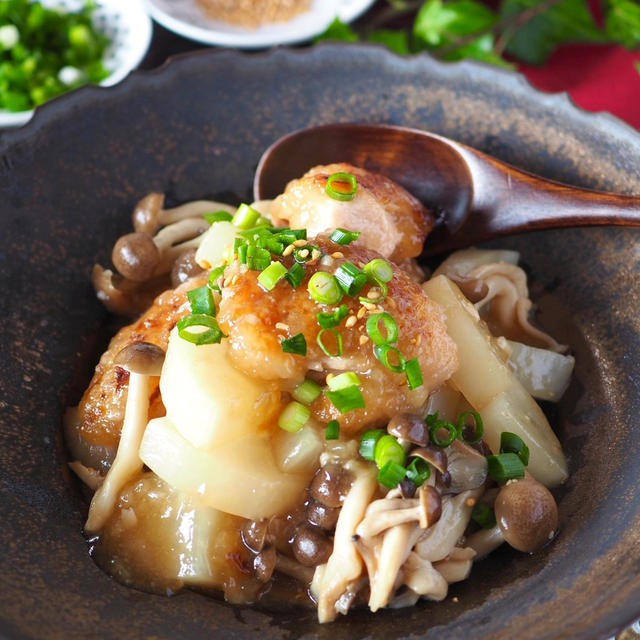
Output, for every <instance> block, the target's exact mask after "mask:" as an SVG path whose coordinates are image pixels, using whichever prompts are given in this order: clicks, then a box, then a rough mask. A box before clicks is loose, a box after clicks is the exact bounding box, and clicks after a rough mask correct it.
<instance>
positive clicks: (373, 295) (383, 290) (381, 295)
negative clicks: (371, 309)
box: [358, 280, 389, 304]
mask: <svg viewBox="0 0 640 640" xmlns="http://www.w3.org/2000/svg"><path fill="white" fill-rule="evenodd" d="M376 288H377V289H378V290H379V292H377V291H376ZM388 293H389V289H388V288H387V285H386V283H385V282H380V281H378V280H375V281H374V284H373V286H372V287H371V288H370V289H369V291H368V292H367V295H366V296H359V297H358V299H359V300H360V302H370V303H371V304H380V303H381V302H382V301H383V300H384V299H385V298H386V297H387V294H388Z"/></svg>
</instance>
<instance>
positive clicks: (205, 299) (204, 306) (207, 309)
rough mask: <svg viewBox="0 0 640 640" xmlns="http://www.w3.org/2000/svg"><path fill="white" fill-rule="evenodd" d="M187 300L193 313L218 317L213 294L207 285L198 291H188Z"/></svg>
mask: <svg viewBox="0 0 640 640" xmlns="http://www.w3.org/2000/svg"><path fill="white" fill-rule="evenodd" d="M187 299H188V300H189V305H190V306H191V312H192V313H204V314H205V315H208V316H215V315H216V303H215V302H214V301H213V292H212V291H211V289H209V287H208V286H207V285H206V284H205V285H203V286H201V287H198V288H197V289H191V291H187Z"/></svg>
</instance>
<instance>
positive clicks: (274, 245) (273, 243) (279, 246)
mask: <svg viewBox="0 0 640 640" xmlns="http://www.w3.org/2000/svg"><path fill="white" fill-rule="evenodd" d="M256 246H257V247H260V248H261V249H266V250H267V251H268V252H269V253H274V254H275V255H278V256H281V255H282V253H283V252H284V243H282V242H280V241H279V240H277V239H276V238H273V237H272V238H270V237H268V236H263V237H260V238H258V239H257V240H256Z"/></svg>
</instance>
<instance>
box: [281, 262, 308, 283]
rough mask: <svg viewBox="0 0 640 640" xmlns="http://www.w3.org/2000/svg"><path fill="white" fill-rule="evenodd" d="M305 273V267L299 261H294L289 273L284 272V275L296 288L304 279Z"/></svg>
mask: <svg viewBox="0 0 640 640" xmlns="http://www.w3.org/2000/svg"><path fill="white" fill-rule="evenodd" d="M304 275H305V271H304V267H303V266H302V265H301V264H300V263H299V262H294V263H293V264H292V265H291V266H290V267H289V269H288V270H287V273H285V274H284V277H285V278H286V280H287V282H288V283H289V284H290V285H291V286H292V287H293V288H294V289H296V288H297V287H299V286H300V283H301V282H302V281H303V280H304Z"/></svg>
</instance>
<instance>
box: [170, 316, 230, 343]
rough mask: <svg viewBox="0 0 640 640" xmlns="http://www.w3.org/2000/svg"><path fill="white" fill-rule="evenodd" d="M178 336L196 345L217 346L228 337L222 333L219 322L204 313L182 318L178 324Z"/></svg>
mask: <svg viewBox="0 0 640 640" xmlns="http://www.w3.org/2000/svg"><path fill="white" fill-rule="evenodd" d="M176 327H177V328H178V335H179V336H180V337H181V338H182V339H183V340H186V341H187V342H191V343H193V344H196V345H200V344H217V343H219V342H220V341H221V340H222V338H226V337H227V336H226V335H225V334H224V333H222V330H221V329H220V327H219V326H218V321H217V320H216V319H215V318H214V317H213V316H210V315H206V314H204V313H193V314H191V315H189V316H185V317H184V318H180V320H178V322H177V323H176Z"/></svg>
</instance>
